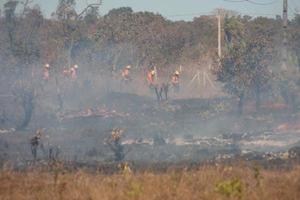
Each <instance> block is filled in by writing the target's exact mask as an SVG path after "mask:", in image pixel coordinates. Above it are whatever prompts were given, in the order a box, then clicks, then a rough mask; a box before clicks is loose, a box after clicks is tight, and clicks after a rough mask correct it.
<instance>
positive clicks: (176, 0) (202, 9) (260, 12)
mask: <svg viewBox="0 0 300 200" xmlns="http://www.w3.org/2000/svg"><path fill="white" fill-rule="evenodd" d="M33 1H34V3H35V4H39V5H40V7H41V10H42V12H43V13H44V15H45V16H47V17H50V15H51V13H52V12H54V11H55V9H56V7H57V4H58V0H33ZM97 1H99V0H76V9H77V11H78V12H80V11H81V10H82V9H83V8H84V7H85V6H86V5H87V4H88V3H95V2H97ZM102 1H103V3H102V6H101V7H100V13H101V14H102V15H104V14H106V13H107V12H108V11H109V10H111V9H113V8H119V7H124V6H125V7H131V8H132V9H133V10H134V11H150V12H154V13H159V14H161V15H163V16H165V17H166V18H168V19H171V20H192V19H193V18H194V17H197V16H199V15H209V14H212V11H214V10H215V9H217V8H224V9H228V10H234V11H237V12H238V13H240V14H242V15H251V16H266V17H275V16H276V15H282V1H283V0H102ZM288 1H289V3H288V4H289V17H292V16H293V13H295V12H298V11H299V10H300V0H288ZM4 2H6V0H0V5H1V8H2V5H3V3H4ZM258 4H260V5H258Z"/></svg>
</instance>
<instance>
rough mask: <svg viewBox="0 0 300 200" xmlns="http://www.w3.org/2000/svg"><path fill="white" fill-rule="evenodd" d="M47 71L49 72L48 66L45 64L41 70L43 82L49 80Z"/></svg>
mask: <svg viewBox="0 0 300 200" xmlns="http://www.w3.org/2000/svg"><path fill="white" fill-rule="evenodd" d="M49 70H50V65H49V64H48V63H47V64H45V66H44V69H43V79H44V80H45V81H48V80H49V77H50V73H49Z"/></svg>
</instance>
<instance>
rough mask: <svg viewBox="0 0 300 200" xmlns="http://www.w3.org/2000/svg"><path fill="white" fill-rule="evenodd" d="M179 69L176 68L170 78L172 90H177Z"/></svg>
mask: <svg viewBox="0 0 300 200" xmlns="http://www.w3.org/2000/svg"><path fill="white" fill-rule="evenodd" d="M179 74H180V73H179V71H178V70H176V71H175V73H174V74H173V76H172V78H171V83H172V86H173V89H174V92H176V93H177V92H179Z"/></svg>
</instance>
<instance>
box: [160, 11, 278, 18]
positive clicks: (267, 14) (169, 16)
mask: <svg viewBox="0 0 300 200" xmlns="http://www.w3.org/2000/svg"><path fill="white" fill-rule="evenodd" d="M239 14H241V15H252V16H276V15H278V14H275V13H274V14H272V13H255V12H253V13H251V12H250V13H239ZM201 15H209V16H215V15H214V14H212V13H211V12H199V13H185V14H173V15H164V17H168V18H172V17H189V16H201Z"/></svg>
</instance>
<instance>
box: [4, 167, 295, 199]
mask: <svg viewBox="0 0 300 200" xmlns="http://www.w3.org/2000/svg"><path fill="white" fill-rule="evenodd" d="M0 199H1V200H4V199H13V200H23V199H26V200H27V199H28V200H35V199H36V200H44V199H45V200H48V199H49V200H53V199H67V200H72V199H86V200H96V199H99V200H106V199H143V200H150V199H157V200H166V199H172V200H176V199H178V200H179V199H180V200H184V199H188V200H192V199H195V200H201V199H207V200H215V199H245V200H246V199H249V200H256V199H262V200H269V199H270V200H277V199H278V200H285V199H288V200H291V199H294V200H299V199H300V168H299V167H298V168H295V169H293V170H290V171H267V170H260V169H258V168H249V167H212V166H206V167H200V168H199V169H197V170H192V171H184V170H182V171H169V172H167V173H159V174H158V173H150V172H143V173H139V172H136V173H130V172H123V173H122V172H120V173H118V174H115V175H104V174H100V173H87V172H84V171H80V170H79V171H76V172H66V171H64V170H61V169H57V170H54V171H51V172H43V171H40V170H39V171H37V170H32V171H27V172H15V171H11V170H2V171H1V172H0Z"/></svg>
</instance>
